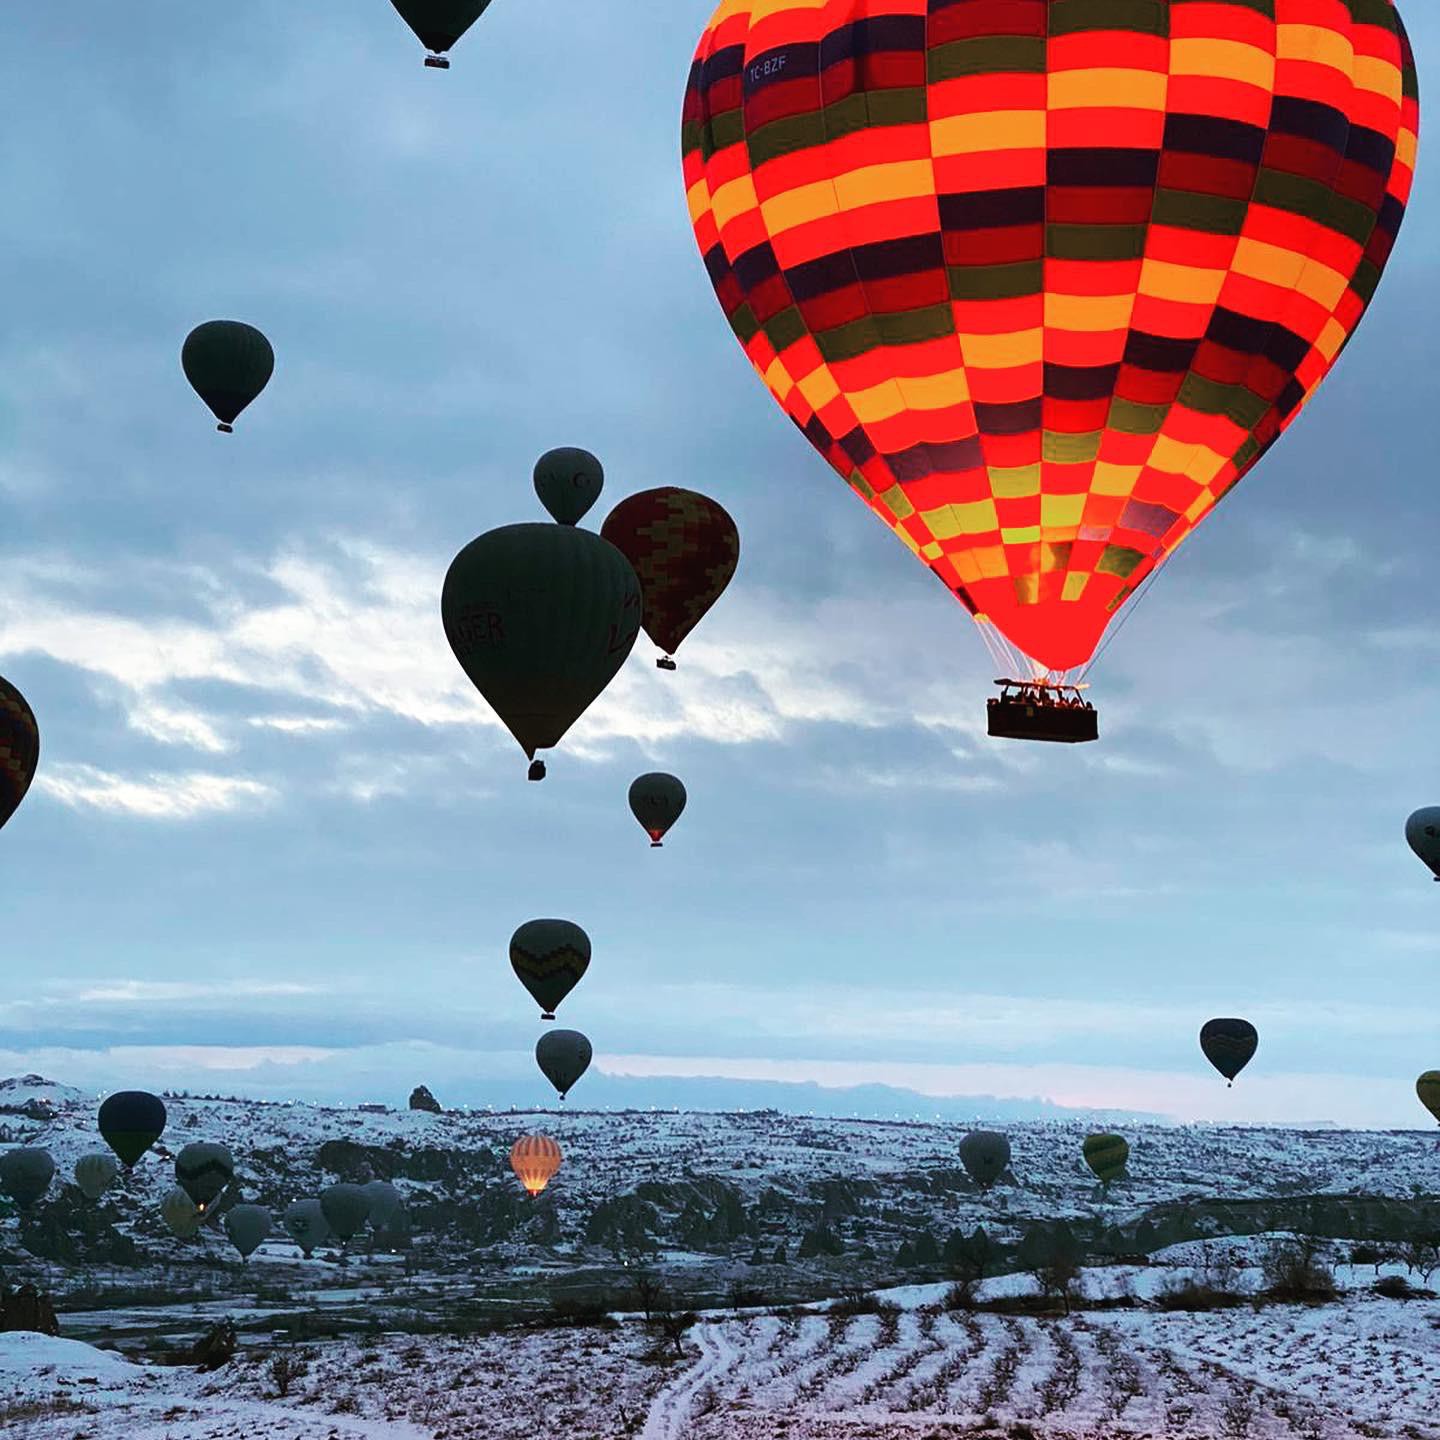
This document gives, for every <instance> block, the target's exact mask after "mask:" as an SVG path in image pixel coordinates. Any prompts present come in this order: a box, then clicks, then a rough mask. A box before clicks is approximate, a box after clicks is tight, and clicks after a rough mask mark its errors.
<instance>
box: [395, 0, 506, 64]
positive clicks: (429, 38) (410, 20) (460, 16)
mask: <svg viewBox="0 0 1440 1440" xmlns="http://www.w3.org/2000/svg"><path fill="white" fill-rule="evenodd" d="M391 3H392V4H393V5H394V6H395V9H396V10H397V11H399V13H400V18H401V19H402V20H403V21H404V22H405V23H406V24H407V25H408V26H409V27H410V28H411V29H412V30H413V31H414V32H415V37H416V39H418V40H419V41H420V43H421V44H422V45H423V46H424V47H425V48H426V49H427V50H429V51H430V52H431V53H430V54H429V55H427V56H426V57H425V63H426V65H428V66H429V67H430V69H432V70H448V69H449V68H450V61H449V60H448V59H446V58H445V52H446V51H447V50H450V49H451V48H453V47H454V45H455V44H456V43H457V42H458V41H459V39H460V37H461V36H462V35H464V33H465V32H466V31H467V30H468V29H469V28H470V27H471V26H472V25H473V24H474V23H475V22H476V21H477V20H478V19H479V18H480V17H481V16H482V15H483V14H484V13H485V11H486V9H487V8H488V6H489V4H490V0H391Z"/></svg>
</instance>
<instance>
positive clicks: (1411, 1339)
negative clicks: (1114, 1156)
mask: <svg viewBox="0 0 1440 1440" xmlns="http://www.w3.org/2000/svg"><path fill="white" fill-rule="evenodd" d="M1437 1321H1440V1305H1437V1302H1433V1301H1387V1300H1382V1299H1378V1298H1375V1297H1372V1296H1368V1295H1355V1296H1352V1297H1350V1298H1348V1299H1346V1300H1344V1301H1343V1302H1341V1303H1337V1304H1333V1305H1327V1306H1319V1307H1297V1306H1268V1307H1266V1308H1264V1309H1260V1310H1251V1309H1250V1308H1249V1307H1243V1308H1241V1309H1238V1310H1227V1311H1222V1312H1213V1313H1204V1314H1168V1313H1167V1314H1158V1313H1155V1312H1153V1311H1148V1310H1111V1311H1088V1312H1085V1313H1079V1314H1076V1315H1074V1316H1071V1317H1069V1318H1062V1317H1051V1318H1034V1317H1030V1316H1024V1315H997V1314H989V1313H977V1314H970V1313H964V1312H954V1313H947V1312H945V1311H944V1310H942V1309H940V1308H938V1307H934V1306H927V1307H923V1308H910V1309H901V1308H897V1309H895V1310H894V1311H889V1312H887V1313H884V1314H879V1315H858V1316H843V1315H829V1314H825V1313H817V1312H804V1311H801V1312H794V1313H789V1314H783V1315H765V1316H746V1317H730V1316H725V1315H709V1316H706V1317H705V1318H704V1319H702V1321H701V1322H700V1323H698V1324H697V1325H695V1326H694V1327H693V1328H692V1329H691V1331H690V1332H689V1335H688V1337H687V1340H686V1345H685V1352H686V1353H685V1356H684V1358H683V1359H673V1358H668V1357H666V1356H665V1355H664V1346H663V1343H659V1342H657V1341H656V1339H655V1337H654V1336H652V1335H651V1334H649V1333H648V1332H646V1331H645V1330H644V1329H643V1328H642V1327H641V1326H639V1325H638V1324H635V1323H627V1324H624V1325H622V1326H620V1327H618V1328H610V1329H575V1330H550V1331H538V1332H528V1331H527V1332H505V1333H502V1334H497V1335H493V1336H489V1337H480V1338H475V1337H472V1338H467V1339H464V1340H455V1339H449V1338H433V1337H432V1338H429V1339H424V1340H421V1339H417V1338H414V1337H404V1336H385V1337H377V1338H375V1339H373V1340H364V1341H361V1340H346V1341H337V1342H329V1343H327V1344H324V1345H322V1346H318V1347H315V1346H311V1347H300V1348H298V1349H295V1348H289V1347H287V1348H285V1349H284V1350H282V1351H280V1352H277V1353H281V1354H284V1355H288V1356H290V1357H292V1358H293V1359H295V1360H296V1362H297V1364H298V1366H299V1367H300V1373H299V1374H298V1375H297V1376H296V1377H295V1378H293V1379H292V1380H291V1382H290V1383H289V1385H288V1387H287V1388H288V1391H289V1393H288V1394H287V1395H285V1396H284V1397H281V1396H280V1395H279V1393H278V1391H279V1384H278V1381H277V1375H276V1371H275V1369H274V1364H273V1358H272V1356H271V1355H267V1354H258V1353H257V1354H254V1355H250V1356H248V1357H246V1358H243V1359H242V1360H240V1361H238V1362H236V1363H234V1364H232V1365H231V1366H228V1367H226V1368H225V1369H223V1370H220V1371H218V1372H216V1373H215V1374H213V1375H201V1374H198V1373H196V1372H195V1371H193V1370H186V1369H175V1368H159V1367H150V1366H141V1365H133V1364H130V1363H128V1362H127V1361H124V1360H122V1359H120V1358H118V1357H116V1356H114V1355H112V1354H108V1353H106V1352H104V1351H99V1350H94V1349H92V1348H90V1347H89V1346H87V1345H82V1344H80V1343H78V1342H75V1341H70V1340H49V1339H45V1338H43V1337H40V1336H33V1335H0V1433H3V1434H4V1435H5V1436H6V1440H12V1437H13V1440H75V1437H76V1436H86V1437H90V1440H162V1437H164V1440H252V1437H262V1436H263V1437H265V1440H351V1437H376V1436H393V1437H396V1440H419V1437H424V1440H480V1437H494V1440H522V1437H525V1440H529V1437H531V1436H534V1435H536V1434H546V1435H559V1434H564V1435H570V1436H577V1437H595V1440H621V1437H626V1436H639V1437H641V1440H775V1437H777V1436H783V1437H786V1440H842V1437H843V1440H900V1437H904V1440H939V1437H945V1440H951V1437H957V1440H958V1437H981V1436H989V1437H993V1440H1002V1437H1004V1440H1160V1437H1163V1440H1246V1437H1254V1440H1361V1437H1374V1440H1440V1415H1437V1413H1436V1410H1437V1407H1436V1397H1437V1396H1440V1346H1437V1344H1436V1325H1437Z"/></svg>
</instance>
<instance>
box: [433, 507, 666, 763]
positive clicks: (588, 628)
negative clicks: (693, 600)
mask: <svg viewBox="0 0 1440 1440" xmlns="http://www.w3.org/2000/svg"><path fill="white" fill-rule="evenodd" d="M440 614H441V618H442V620H443V621H444V624H445V638H446V639H447V640H448V641H449V642H450V648H451V649H452V650H453V651H454V652H455V658H456V659H457V660H458V661H459V662H460V665H461V667H462V668H463V669H464V671H465V673H466V675H468V676H469V677H470V680H471V682H472V683H473V684H474V686H475V688H476V689H477V690H479V692H480V693H481V694H482V695H483V696H484V697H485V699H486V700H487V701H488V702H489V703H490V705H491V707H492V708H493V709H494V711H495V713H496V714H497V715H498V716H499V717H500V719H501V720H503V721H504V722H505V726H506V728H507V729H508V730H509V731H510V733H511V734H512V735H513V736H514V737H515V738H516V740H518V741H519V742H520V747H521V749H522V750H524V752H525V754H526V755H527V756H529V757H530V759H531V760H532V761H533V762H534V763H533V764H532V765H531V767H530V778H531V779H532V780H539V779H541V778H542V777H543V776H544V774H545V766H544V764H543V762H541V761H536V760H535V752H536V751H537V750H548V749H549V748H550V747H551V746H554V745H558V744H559V743H560V741H561V738H562V737H563V736H564V734H565V732H566V731H567V730H568V729H569V728H570V727H571V726H572V725H573V724H574V723H575V722H576V721H577V720H578V719H579V718H580V716H581V715H583V714H584V713H585V711H586V709H588V708H589V706H590V704H591V702H592V701H593V700H594V699H595V698H596V697H597V696H598V695H599V694H600V693H601V691H603V690H604V689H605V687H606V686H607V685H608V684H609V683H610V681H611V680H613V679H614V678H615V674H616V672H617V671H618V670H619V669H620V667H621V666H622V665H623V664H624V663H625V658H626V656H628V655H629V654H630V651H631V649H632V648H633V647H634V644H635V637H636V636H637V635H638V634H639V633H640V582H639V581H638V580H637V579H636V578H635V572H634V570H633V569H631V567H630V562H629V561H628V560H627V559H626V558H625V557H624V556H623V555H622V554H621V553H620V552H619V551H618V550H617V549H616V548H615V547H614V546H613V545H612V544H610V542H609V541H608V540H602V539H601V538H600V537H599V536H598V535H594V534H592V533H591V532H590V531H588V530H578V529H575V528H573V527H571V526H568V525H506V526H503V527H502V528H501V529H499V530H491V531H490V532H489V533H488V534H485V535H481V536H480V537H479V538H478V539H475V540H472V541H471V542H470V543H469V544H468V545H467V546H466V547H465V548H464V549H463V550H462V551H461V552H460V553H459V554H458V555H457V556H456V557H455V559H454V560H453V561H452V562H451V565H450V571H449V573H448V574H447V575H446V576H445V588H444V591H443V593H442V595H441V599H440Z"/></svg>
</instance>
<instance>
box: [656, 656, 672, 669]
mask: <svg viewBox="0 0 1440 1440" xmlns="http://www.w3.org/2000/svg"><path fill="white" fill-rule="evenodd" d="M655 668H656V669H657V670H674V669H675V668H676V666H675V662H674V661H673V660H672V659H671V658H670V657H669V656H668V655H662V656H661V657H660V658H659V659H658V660H657V661H656V662H655Z"/></svg>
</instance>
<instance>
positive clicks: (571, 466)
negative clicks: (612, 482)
mask: <svg viewBox="0 0 1440 1440" xmlns="http://www.w3.org/2000/svg"><path fill="white" fill-rule="evenodd" d="M604 485H605V467H604V466H603V465H602V464H601V463H600V462H599V461H598V460H597V459H596V458H595V457H594V456H593V455H592V454H591V453H590V452H589V451H588V450H576V449H574V448H573V447H572V446H569V445H566V446H563V447H562V448H561V449H559V450H547V451H546V452H545V453H544V454H543V455H542V456H541V457H540V458H539V459H538V460H537V461H536V462H535V493H536V494H537V495H538V496H539V497H540V503H541V504H542V505H544V507H545V508H546V509H547V510H548V511H549V512H550V515H551V517H552V518H553V519H554V520H555V522H556V523H557V524H560V525H578V524H579V523H580V521H581V520H583V519H584V518H585V516H586V514H587V513H588V511H589V509H590V507H591V506H592V505H593V504H594V503H595V502H596V501H597V500H598V499H599V498H600V491H601V490H602V489H603V488H604Z"/></svg>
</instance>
